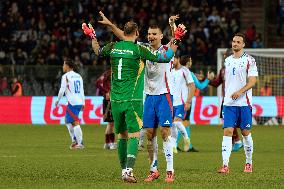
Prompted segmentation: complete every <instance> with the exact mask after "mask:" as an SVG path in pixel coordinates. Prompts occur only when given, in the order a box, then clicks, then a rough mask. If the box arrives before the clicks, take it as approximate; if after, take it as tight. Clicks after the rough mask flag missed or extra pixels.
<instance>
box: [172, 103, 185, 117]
mask: <svg viewBox="0 0 284 189" xmlns="http://www.w3.org/2000/svg"><path fill="white" fill-rule="evenodd" d="M185 116H186V111H185V110H184V105H183V104H181V105H178V106H174V117H178V118H180V119H182V120H184V119H185Z"/></svg>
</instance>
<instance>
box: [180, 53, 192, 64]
mask: <svg viewBox="0 0 284 189" xmlns="http://www.w3.org/2000/svg"><path fill="white" fill-rule="evenodd" d="M189 60H190V56H189V55H182V56H181V57H180V61H179V62H180V64H181V65H183V66H185V65H186V63H187V62H189Z"/></svg>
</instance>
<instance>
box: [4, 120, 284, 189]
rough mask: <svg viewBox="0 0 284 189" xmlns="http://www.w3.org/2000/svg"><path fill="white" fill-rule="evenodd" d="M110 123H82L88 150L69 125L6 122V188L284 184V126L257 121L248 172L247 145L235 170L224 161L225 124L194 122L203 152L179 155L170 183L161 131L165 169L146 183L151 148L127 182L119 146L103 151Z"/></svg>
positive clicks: (232, 163)
mask: <svg viewBox="0 0 284 189" xmlns="http://www.w3.org/2000/svg"><path fill="white" fill-rule="evenodd" d="M104 128H105V127H100V126H94V125H86V126H82V129H83V134H84V143H85V146H86V149H84V150H80V151H72V150H69V148H68V147H69V145H70V139H69V135H68V132H67V129H66V127H65V126H59V125H46V126H31V125H0V133H1V136H0V144H1V147H0V158H1V161H0V188H74V189H75V188H76V189H78V188H84V189H85V188H93V189H97V188H123V189H125V188H143V189H145V188H169V189H172V188H210V189H213V188H284V139H283V136H284V127H283V126H282V127H281V126H275V127H267V126H254V127H253V135H252V136H253V139H254V158H253V159H254V170H253V171H254V172H253V173H251V174H250V173H243V172H242V171H243V166H244V161H245V155H244V152H243V149H241V150H240V151H239V152H233V153H232V155H231V159H230V168H231V172H230V174H228V175H221V174H218V173H217V172H216V171H217V169H218V168H219V166H220V165H221V140H222V129H221V127H220V126H193V127H192V137H191V140H192V142H193V145H194V146H195V147H196V148H197V149H198V150H200V152H199V153H179V154H176V155H175V156H174V168H175V173H176V180H175V182H174V183H170V184H167V183H165V182H164V178H165V167H166V164H165V158H164V156H163V153H162V145H161V137H160V136H159V170H160V172H161V176H160V178H159V179H158V180H156V181H155V182H153V183H144V182H143V179H144V178H145V176H146V174H147V172H148V168H149V165H148V160H147V153H146V152H145V151H143V152H139V153H138V158H137V161H136V165H135V169H134V170H135V172H134V173H135V175H136V177H137V178H138V181H139V183H137V184H127V183H123V182H122V181H121V177H120V174H121V170H120V167H119V163H118V158H117V153H116V151H106V150H103V149H102V147H103V143H104Z"/></svg>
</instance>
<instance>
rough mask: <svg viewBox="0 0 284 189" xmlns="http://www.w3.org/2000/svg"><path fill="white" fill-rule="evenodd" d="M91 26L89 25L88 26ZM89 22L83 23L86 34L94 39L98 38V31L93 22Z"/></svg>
mask: <svg viewBox="0 0 284 189" xmlns="http://www.w3.org/2000/svg"><path fill="white" fill-rule="evenodd" d="M88 26H89V27H88ZM88 26H87V24H86V23H83V24H82V30H83V31H84V34H85V35H88V36H89V37H91V38H92V39H95V38H96V32H95V30H94V28H93V26H92V24H90V23H89V24H88Z"/></svg>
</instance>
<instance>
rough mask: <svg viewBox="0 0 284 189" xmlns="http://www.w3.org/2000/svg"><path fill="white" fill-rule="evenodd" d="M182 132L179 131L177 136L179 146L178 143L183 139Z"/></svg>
mask: <svg viewBox="0 0 284 189" xmlns="http://www.w3.org/2000/svg"><path fill="white" fill-rule="evenodd" d="M181 137H182V136H181V133H180V132H179V131H178V136H177V147H178V144H179V141H180V139H181Z"/></svg>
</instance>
